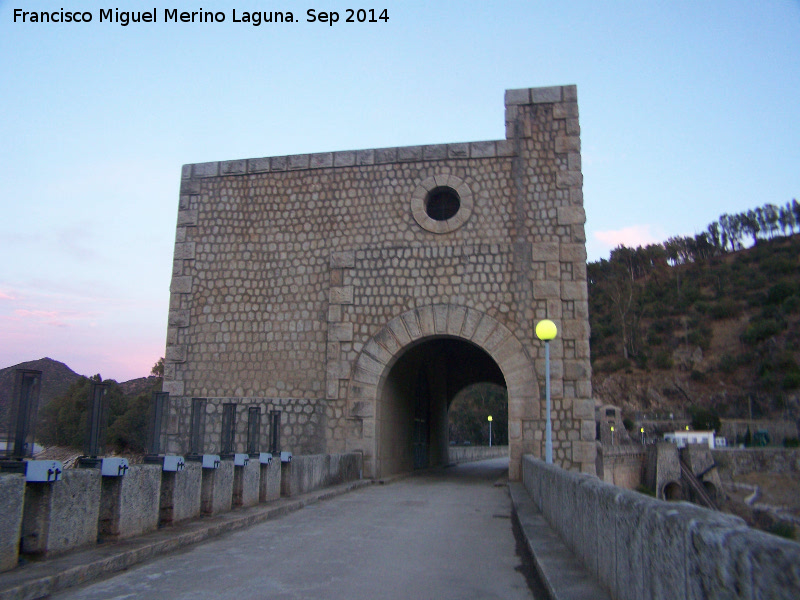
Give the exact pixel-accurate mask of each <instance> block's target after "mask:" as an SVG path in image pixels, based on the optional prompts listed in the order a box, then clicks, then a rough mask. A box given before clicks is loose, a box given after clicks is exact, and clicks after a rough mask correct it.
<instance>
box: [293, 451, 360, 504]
mask: <svg viewBox="0 0 800 600" xmlns="http://www.w3.org/2000/svg"><path fill="white" fill-rule="evenodd" d="M361 469H362V455H361V454H360V453H352V454H314V455H311V456H295V457H294V458H293V459H292V462H291V463H288V464H287V465H286V468H285V472H284V474H283V475H282V481H281V486H282V494H283V495H284V496H296V495H298V494H305V493H307V492H311V491H313V490H316V489H319V488H322V487H326V486H329V485H337V484H339V483H345V482H346V481H353V480H355V479H359V478H360V476H361Z"/></svg>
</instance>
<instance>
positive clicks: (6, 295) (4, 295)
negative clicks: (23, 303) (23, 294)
mask: <svg viewBox="0 0 800 600" xmlns="http://www.w3.org/2000/svg"><path fill="white" fill-rule="evenodd" d="M16 299H17V298H16V296H12V295H11V294H10V293H9V292H4V291H3V290H0V300H16Z"/></svg>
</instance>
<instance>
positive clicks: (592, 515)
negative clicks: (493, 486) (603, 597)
mask: <svg viewBox="0 0 800 600" xmlns="http://www.w3.org/2000/svg"><path fill="white" fill-rule="evenodd" d="M522 477H523V484H524V486H525V488H526V489H527V490H528V493H529V494H530V495H531V498H532V500H533V502H534V503H535V504H536V506H537V507H538V508H539V510H541V512H542V514H543V515H544V517H545V519H546V520H547V521H548V522H549V523H550V525H551V526H552V527H553V529H554V530H555V531H556V532H557V533H558V535H559V536H560V537H561V539H562V540H563V541H564V543H565V544H566V545H567V546H568V547H569V548H570V550H572V552H574V553H575V555H576V556H577V557H578V559H579V560H580V561H581V562H582V563H583V565H584V566H585V567H586V568H587V569H588V570H589V572H590V573H592V575H593V576H595V577H596V578H597V580H598V581H599V582H600V584H601V585H602V586H603V587H604V588H606V589H607V590H608V591H609V593H610V594H611V596H612V597H613V598H614V599H615V600H634V599H635V600H639V599H641V598H648V599H652V600H662V599H663V600H667V599H669V600H672V599H673V598H687V599H690V600H700V599H713V598H734V597H735V598H740V599H756V598H770V599H774V600H780V599H786V600H795V599H796V598H797V590H798V589H800V544H796V543H794V542H791V541H788V540H784V539H782V538H779V537H775V536H772V535H769V534H767V533H763V532H760V531H756V530H753V529H750V528H748V527H747V526H746V525H745V523H744V521H742V520H741V519H739V518H738V517H733V516H730V515H723V514H720V513H716V512H713V511H710V510H706V509H704V508H700V507H698V506H695V505H692V504H687V503H683V502H677V503H676V502H662V501H660V500H656V499H654V498H651V497H649V496H644V495H642V494H639V493H636V492H632V491H629V490H623V489H621V488H618V487H616V486H613V485H610V484H607V483H605V482H602V481H600V480H598V479H596V478H595V477H592V476H589V475H585V474H581V473H575V472H570V471H564V470H562V469H560V468H559V467H555V466H554V465H547V464H545V463H544V462H542V461H540V460H537V459H536V458H534V457H532V456H524V457H523V461H522Z"/></svg>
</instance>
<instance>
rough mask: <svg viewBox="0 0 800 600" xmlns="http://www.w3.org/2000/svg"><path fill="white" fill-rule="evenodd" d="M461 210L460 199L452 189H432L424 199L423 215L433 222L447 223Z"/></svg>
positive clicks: (440, 187)
mask: <svg viewBox="0 0 800 600" xmlns="http://www.w3.org/2000/svg"><path fill="white" fill-rule="evenodd" d="M459 208H461V198H459V196H458V192H456V191H455V190H454V189H453V188H451V187H448V186H446V185H442V186H439V187H436V188H433V189H432V190H431V191H430V192H428V197H427V198H425V213H426V214H427V215H428V216H429V217H430V218H431V219H433V220H434V221H447V219H451V218H452V217H454V216H456V213H457V212H458V209H459Z"/></svg>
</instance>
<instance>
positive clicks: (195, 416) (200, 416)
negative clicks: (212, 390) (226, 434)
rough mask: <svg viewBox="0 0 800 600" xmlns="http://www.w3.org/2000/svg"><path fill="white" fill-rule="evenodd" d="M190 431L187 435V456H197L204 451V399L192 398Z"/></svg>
mask: <svg viewBox="0 0 800 600" xmlns="http://www.w3.org/2000/svg"><path fill="white" fill-rule="evenodd" d="M190 419H191V429H190V433H189V455H190V456H199V455H200V454H202V453H203V451H204V441H205V440H204V435H205V429H206V399H205V398H192V414H191V418H190Z"/></svg>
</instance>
